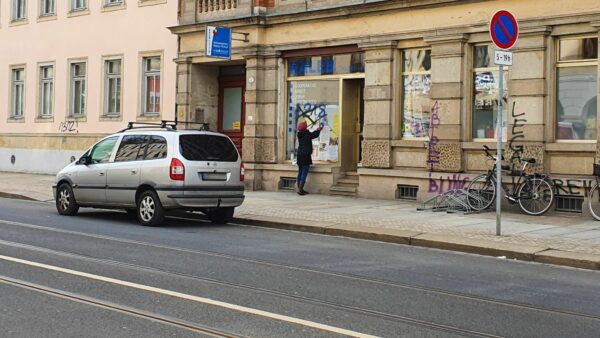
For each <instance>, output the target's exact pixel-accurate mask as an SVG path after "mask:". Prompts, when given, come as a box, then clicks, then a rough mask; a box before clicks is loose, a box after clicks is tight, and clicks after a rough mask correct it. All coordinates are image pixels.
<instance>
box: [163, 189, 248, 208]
mask: <svg viewBox="0 0 600 338" xmlns="http://www.w3.org/2000/svg"><path fill="white" fill-rule="evenodd" d="M159 198H160V200H161V202H162V204H163V207H165V208H168V209H176V208H186V209H202V208H218V207H238V206H240V205H242V203H243V202H244V199H245V196H244V194H235V195H208V194H206V195H204V194H202V195H201V194H198V195H188V194H185V195H184V194H182V193H176V192H172V191H170V192H161V193H159Z"/></svg>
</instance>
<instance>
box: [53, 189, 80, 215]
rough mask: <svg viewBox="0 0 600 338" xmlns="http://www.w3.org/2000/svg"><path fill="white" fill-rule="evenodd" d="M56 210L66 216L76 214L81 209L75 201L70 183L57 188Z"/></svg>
mask: <svg viewBox="0 0 600 338" xmlns="http://www.w3.org/2000/svg"><path fill="white" fill-rule="evenodd" d="M56 210H57V211H58V213H59V214H61V215H65V216H75V215H77V212H78V211H79V204H77V201H75V196H74V195H73V189H71V186H70V185H69V184H68V183H63V184H61V185H60V186H59V187H58V189H56Z"/></svg>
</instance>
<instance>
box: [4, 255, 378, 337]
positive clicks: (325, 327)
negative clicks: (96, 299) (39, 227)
mask: <svg viewBox="0 0 600 338" xmlns="http://www.w3.org/2000/svg"><path fill="white" fill-rule="evenodd" d="M0 259H1V260H5V261H9V262H14V263H19V264H24V265H29V266H33V267H37V268H42V269H46V270H51V271H56V272H61V273H65V274H69V275H74V276H79V277H84V278H88V279H93V280H97V281H101V282H106V283H111V284H116V285H121V286H126V287H129V288H133V289H138V290H143V291H149V292H154V293H158V294H162V295H166V296H171V297H175V298H180V299H185V300H189V301H194V302H198V303H203V304H208V305H213V306H218V307H222V308H225V309H229V310H233V311H238V312H244V313H248V314H252V315H256V316H261V317H266V318H270V319H275V320H279V321H283V322H288V323H292V324H298V325H302V326H306V327H312V328H315V329H319V330H323V331H329V332H333V333H337V334H342V335H346V336H351V337H361V338H363V337H364V338H374V337H376V336H371V335H367V334H364V333H360V332H356V331H351V330H346V329H342V328H338V327H335V326H330V325H326V324H320V323H316V322H312V321H308V320H304V319H299V318H294V317H289V316H285V315H280V314H277V313H272V312H268V311H263V310H258V309H253V308H249V307H245V306H241V305H236V304H231V303H225V302H221V301H218V300H213V299H210V298H205V297H199V296H193V295H188V294H185V293H181V292H176V291H171V290H165V289H160V288H157V287H153V286H148V285H142V284H138V283H132V282H127V281H124V280H120V279H115V278H110V277H104V276H99V275H94V274H91V273H87V272H81V271H76V270H71V269H65V268H61V267H58V266H53V265H48V264H43V263H37V262H32V261H28V260H24V259H20V258H16V257H9V256H3V255H0Z"/></svg>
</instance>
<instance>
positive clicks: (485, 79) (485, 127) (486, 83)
mask: <svg viewBox="0 0 600 338" xmlns="http://www.w3.org/2000/svg"><path fill="white" fill-rule="evenodd" d="M498 74H499V72H498V71H493V72H476V73H475V81H474V82H475V92H474V102H473V138H495V137H496V136H495V135H496V134H495V128H496V120H497V117H496V116H497V113H498V94H499V85H498ZM507 82H508V81H507V72H506V71H505V72H504V86H503V87H504V96H503V99H504V104H503V106H502V110H503V114H506V112H507V100H508V89H507V86H506V84H507Z"/></svg>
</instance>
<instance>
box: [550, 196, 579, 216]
mask: <svg viewBox="0 0 600 338" xmlns="http://www.w3.org/2000/svg"><path fill="white" fill-rule="evenodd" d="M582 207H583V197H579V196H556V211H562V212H573V213H579V214H580V213H581V211H582Z"/></svg>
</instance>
